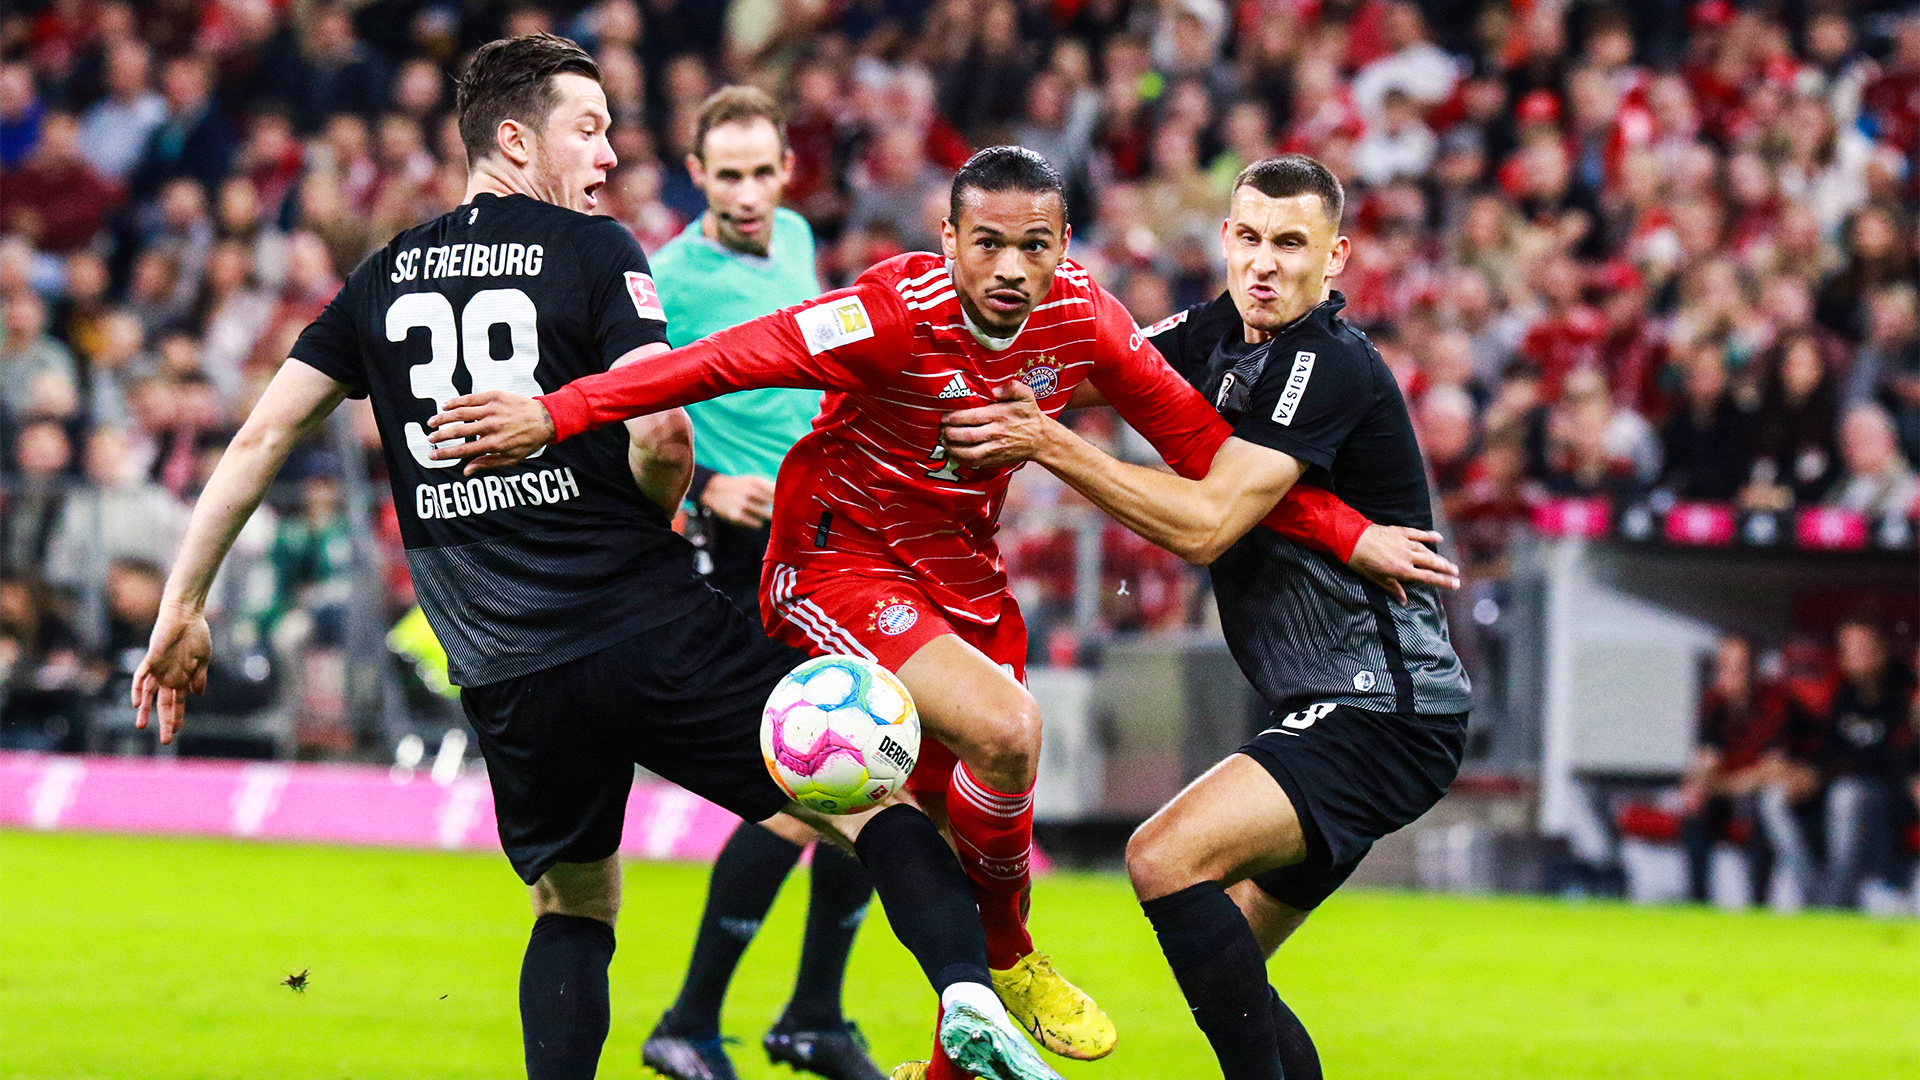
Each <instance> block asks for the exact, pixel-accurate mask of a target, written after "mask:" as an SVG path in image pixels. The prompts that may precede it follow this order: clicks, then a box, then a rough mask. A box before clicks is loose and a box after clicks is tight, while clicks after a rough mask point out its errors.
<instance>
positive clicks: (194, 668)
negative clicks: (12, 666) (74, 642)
mask: <svg viewBox="0 0 1920 1080" xmlns="http://www.w3.org/2000/svg"><path fill="white" fill-rule="evenodd" d="M346 396H347V387H346V386H345V385H343V384H341V383H339V382H337V381H335V380H334V379H333V378H331V377H329V376H327V375H324V374H322V373H321V372H320V371H319V370H317V369H315V368H313V367H311V366H309V365H307V364H305V363H302V362H301V361H299V360H288V361H287V362H286V363H285V364H283V365H281V367H280V373H279V374H277V375H275V376H274V377H273V382H272V383H271V384H270V385H269V386H268V387H267V392H266V393H265V394H262V395H261V397H260V402H259V404H257V405H255V406H254V407H253V412H252V413H251V414H249V415H248V416H247V422H246V423H245V424H242V425H241V427H240V433H239V434H238V435H235V436H234V437H233V442H232V443H230V444H228V446H227V450H226V452H225V453H224V454H222V455H220V464H219V465H217V466H215V467H214V470H213V475H212V476H211V477H209V478H208V479H207V488H206V490H205V491H203V492H201V493H200V501H199V502H198V503H197V504H195V506H194V508H193V517H192V519H191V520H190V521H188V523H187V535H186V539H185V540H183V541H182V542H181V545H180V556H179V558H177V559H175V560H174V564H173V572H172V573H171V574H169V575H168V576H167V586H166V591H165V592H163V593H162V594H161V597H160V616H159V618H158V619H157V620H156V621H155V622H154V626H153V636H152V638H151V639H150V640H149V641H148V643H147V655H146V656H145V658H143V659H142V660H141V661H140V666H139V667H138V668H136V669H135V670H134V673H133V707H134V708H135V709H136V710H137V713H138V715H137V716H136V718H135V721H134V722H135V724H136V725H137V726H139V727H143V728H144V727H146V726H147V721H148V719H149V718H150V717H151V715H152V712H153V709H154V706H155V704H156V702H157V704H158V706H159V713H160V741H161V742H163V743H166V742H172V741H173V736H174V734H175V733H176V732H178V731H179V730H180V725H181V723H182V722H183V721H184V720H185V719H186V695H187V694H188V693H189V692H192V693H196V694H197V693H199V692H201V691H202V690H205V689H206V688H207V663H208V661H209V660H210V659H211V657H212V652H213V644H212V639H211V637H210V635H209V634H208V632H207V619H206V615H205V614H204V612H205V610H206V606H207V590H208V589H209V588H211V587H212V585H213V575H214V573H215V571H217V570H219V569H220V562H221V560H222V559H225V558H226V557H227V549H228V548H230V547H232V546H233V538H234V537H235V536H238V535H239V534H240V529H241V527H242V526H244V525H245V524H246V523H247V519H248V518H249V517H252V516H253V511H254V509H255V508H256V507H258V506H259V505H260V498H261V496H263V495H265V494H266V491H267V485H268V484H269V483H271V482H272V481H273V478H274V476H275V475H276V474H277V473H279V471H280V467H281V466H282V465H285V464H286V462H287V455H288V454H289V453H291V452H292V450H293V448H294V446H295V445H296V444H297V443H299V442H300V440H302V439H304V438H306V437H307V435H308V434H309V433H311V432H312V431H313V429H314V428H315V427H317V426H319V424H320V422H321V421H322V420H325V419H326V418H327V416H328V414H330V413H332V412H333V410H334V409H335V408H336V407H337V406H338V405H339V404H340V402H341V400H342V399H343V398H345V397H346Z"/></svg>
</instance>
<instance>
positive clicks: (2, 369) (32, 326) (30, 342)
mask: <svg viewBox="0 0 1920 1080" xmlns="http://www.w3.org/2000/svg"><path fill="white" fill-rule="evenodd" d="M0 328H4V329H5V330H6V338H5V340H0V408H4V410H5V412H6V413H8V414H10V415H12V416H13V417H15V418H17V419H25V418H27V417H35V416H38V417H55V418H65V417H69V416H72V415H73V414H74V413H75V412H76V411H78V409H79V406H80V397H79V388H78V387H77V386H76V384H75V382H74V380H75V376H76V371H75V369H74V363H73V354H72V353H71V352H69V351H68V350H67V347H66V346H65V345H62V344H60V342H58V341H56V340H54V338H53V336H52V335H50V334H48V333H47V302H46V301H45V300H42V299H40V294H39V293H35V292H20V293H15V294H13V295H12V296H9V297H7V298H6V310H5V313H4V314H3V315H0Z"/></svg>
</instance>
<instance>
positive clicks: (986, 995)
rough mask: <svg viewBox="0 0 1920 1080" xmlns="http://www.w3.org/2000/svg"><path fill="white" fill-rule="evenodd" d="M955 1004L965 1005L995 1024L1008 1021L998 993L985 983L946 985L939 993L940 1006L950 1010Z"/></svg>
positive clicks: (1005, 1009)
mask: <svg viewBox="0 0 1920 1080" xmlns="http://www.w3.org/2000/svg"><path fill="white" fill-rule="evenodd" d="M956 1005H966V1006H968V1007H969V1008H971V1009H973V1011H974V1012H977V1013H979V1014H981V1015H982V1016H985V1017H986V1018H987V1019H989V1020H992V1021H993V1022H994V1023H996V1024H1003V1025H1004V1024H1008V1023H1010V1021H1009V1020H1008V1019H1007V1007H1006V1006H1005V1005H1002V1004H1000V995H998V994H995V993H994V992H993V987H991V986H988V985H987V984H985V983H977V982H957V983H954V984H953V985H952V986H949V987H947V988H946V990H945V991H943V992H942V993H941V994H940V1007H941V1008H943V1009H946V1010H948V1011H952V1009H953V1007H954V1006H956Z"/></svg>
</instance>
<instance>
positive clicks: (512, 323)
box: [387, 289, 546, 469]
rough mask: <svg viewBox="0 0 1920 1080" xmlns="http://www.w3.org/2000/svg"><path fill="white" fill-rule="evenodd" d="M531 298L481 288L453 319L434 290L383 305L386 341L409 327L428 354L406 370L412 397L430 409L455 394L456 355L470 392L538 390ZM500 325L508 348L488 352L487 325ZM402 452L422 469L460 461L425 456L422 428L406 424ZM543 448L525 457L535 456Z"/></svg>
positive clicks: (402, 336)
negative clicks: (498, 353)
mask: <svg viewBox="0 0 1920 1080" xmlns="http://www.w3.org/2000/svg"><path fill="white" fill-rule="evenodd" d="M538 318H539V314H538V312H536V311H535V310H534V307H533V298H532V297H530V296H528V295H527V294H526V293H524V292H522V291H520V290H519V289H485V290H482V291H480V292H477V293H474V294H473V299H471V300H468V301H467V306H466V309H465V310H463V311H462V312H461V313H460V317H459V318H458V319H455V318H454V314H453V303H452V302H451V301H449V300H448V299H447V298H446V297H445V296H444V295H442V294H440V293H437V292H417V293H407V294H406V295H405V296H402V297H400V298H399V299H397V300H395V301H394V302H393V306H392V307H389V308H388V309H387V340H388V341H391V342H395V343H396V344H397V343H399V342H403V341H405V340H407V335H409V334H411V333H412V332H413V329H414V327H423V328H425V329H426V331H427V350H428V358H427V362H426V363H424V364H415V365H414V366H413V369H412V370H411V371H409V372H408V373H407V377H408V380H409V383H410V385H411V386H412V389H413V396H414V397H417V398H420V399H423V400H425V401H431V402H433V407H434V411H436V412H437V411H439V410H440V409H441V408H442V407H444V406H445V405H446V403H447V402H448V401H449V400H450V399H452V398H456V397H459V396H460V390H459V389H458V388H457V387H455V386H454V385H453V372H454V369H455V368H456V367H458V366H459V363H460V360H461V358H462V356H463V355H464V356H465V359H466V362H467V375H468V377H469V378H471V379H472V380H473V391H472V392H473V393H476V394H480V393H485V392H486V391H488V390H505V391H506V392H508V393H510V394H519V395H521V396H522V397H534V396H536V395H538V394H540V393H541V387H540V382H539V380H537V379H535V378H534V377H533V369H534V368H536V367H538V366H539V364H540V338H539V335H538V333H537V329H536V323H537V320H538ZM502 325H504V326H505V327H506V328H507V340H508V341H509V342H510V343H511V349H510V350H509V351H508V353H507V355H506V356H504V357H495V356H494V355H493V340H492V339H493V328H494V327H496V326H502ZM406 437H407V450H408V451H409V452H410V453H412V454H413V460H415V461H417V462H419V463H420V465H421V467H423V468H428V469H449V468H452V467H453V466H455V465H459V464H462V462H461V461H460V460H459V459H457V458H448V459H446V460H445V461H437V460H435V459H434V458H433V457H431V456H430V455H431V453H432V451H433V444H432V443H430V442H428V441H427V432H426V429H425V428H424V427H423V426H422V425H420V424H418V423H409V424H408V425H407V426H406ZM545 452H546V450H545V447H542V448H541V449H540V450H538V451H535V452H534V453H533V454H531V455H529V456H532V457H538V456H540V454H542V453H545Z"/></svg>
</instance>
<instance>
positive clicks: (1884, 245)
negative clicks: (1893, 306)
mask: <svg viewBox="0 0 1920 1080" xmlns="http://www.w3.org/2000/svg"><path fill="white" fill-rule="evenodd" d="M1842 241H1843V249H1844V251H1845V252H1846V256H1847V261H1846V263H1845V264H1844V265H1842V266H1841V267H1840V269H1839V270H1837V271H1835V272H1834V273H1833V274H1832V275H1831V276H1829V277H1828V278H1827V279H1826V281H1824V282H1822V283H1821V286H1820V292H1819V294H1818V296H1817V298H1816V300H1815V303H1814V317H1815V318H1817V319H1819V320H1820V322H1821V323H1822V324H1823V325H1825V326H1827V327H1828V328H1829V329H1831V330H1833V331H1834V332H1835V333H1837V334H1839V335H1840V336H1842V337H1844V338H1846V339H1847V340H1849V341H1859V340H1860V339H1861V337H1863V336H1864V334H1865V330H1866V325H1865V317H1866V312H1865V310H1864V309H1863V303H1862V302H1863V301H1864V300H1865V299H1866V297H1867V294H1869V293H1871V292H1872V291H1873V290H1875V289H1877V288H1880V287H1881V286H1884V285H1898V284H1902V283H1911V282H1912V281H1913V280H1914V277H1915V270H1916V266H1915V262H1914V255H1913V251H1912V244H1911V241H1910V240H1909V242H1908V243H1907V244H1906V245H1905V248H1906V250H1902V247H1903V245H1902V243H1901V224H1900V223H1899V222H1898V221H1896V220H1895V217H1894V215H1893V213H1892V212H1891V211H1889V210H1887V209H1886V208H1885V207H1880V206H1869V207H1866V208H1864V209H1862V210H1861V211H1860V212H1859V213H1856V214H1854V215H1853V216H1852V217H1851V218H1849V219H1848V220H1847V226H1846V230H1845V232H1844V233H1843V234H1842Z"/></svg>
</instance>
